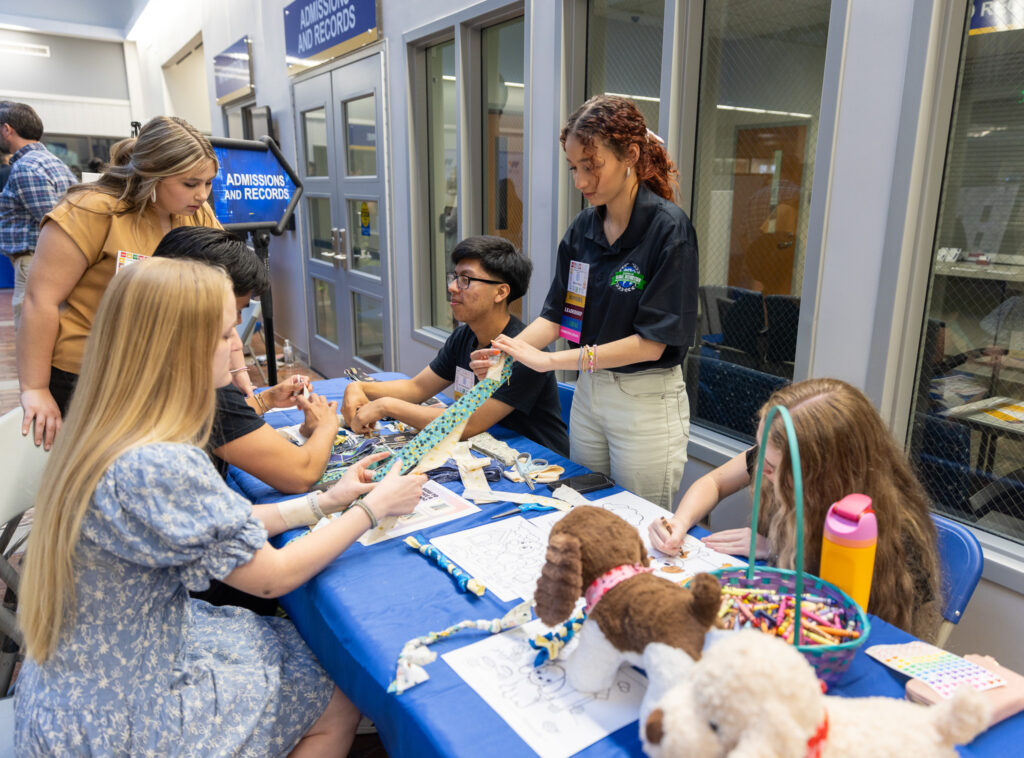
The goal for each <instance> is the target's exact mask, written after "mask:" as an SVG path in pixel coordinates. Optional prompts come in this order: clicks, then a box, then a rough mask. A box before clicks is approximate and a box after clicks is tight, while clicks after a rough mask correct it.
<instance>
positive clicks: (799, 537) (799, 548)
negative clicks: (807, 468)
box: [747, 405, 804, 645]
mask: <svg viewBox="0 0 1024 758" xmlns="http://www.w3.org/2000/svg"><path fill="white" fill-rule="evenodd" d="M776 414H778V415H780V416H782V423H783V425H784V426H785V428H786V440H787V441H788V442H789V460H790V464H791V468H792V471H793V500H794V501H795V503H794V504H795V506H796V564H795V566H794V568H795V569H796V605H795V607H794V609H793V615H794V619H793V644H794V645H799V644H800V617H801V615H802V614H801V605H802V603H803V598H804V482H803V476H802V474H801V473H800V472H801V469H800V448H799V447H798V446H797V444H796V429H794V428H793V419H792V418H791V417H790V415H789V411H788V410H787V409H786V408H785V407H783V406H781V405H773V406H772V407H771V408H770V409H769V411H768V414H767V415H766V416H765V419H764V430H763V431H762V433H761V445H760V449H759V450H758V451H757V474H756V475H755V476H754V510H753V513H751V516H750V555H749V558H750V560H749V561H748V563H747V581H748V582H752V581H753V580H754V568H755V566H754V562H755V558H754V557H755V554H756V552H757V518H758V515H759V513H760V510H761V476H762V474H763V473H764V454H765V451H766V450H767V448H768V434H769V431H770V430H771V426H772V419H774V418H775V416H776Z"/></svg>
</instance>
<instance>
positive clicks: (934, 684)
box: [865, 640, 1006, 699]
mask: <svg viewBox="0 0 1024 758" xmlns="http://www.w3.org/2000/svg"><path fill="white" fill-rule="evenodd" d="M865 652H866V653H867V654H868V655H870V656H871V657H872V658H874V659H875V660H876V661H880V662H881V663H884V664H885V665H886V666H888V667H889V668H891V669H894V670H896V671H899V672H900V673H901V674H906V675H907V676H909V677H913V678H914V679H920V680H921V681H922V682H924V683H925V684H927V685H928V686H929V687H931V688H932V689H933V690H935V691H936V692H937V693H938V694H939V695H940V696H941V697H943V698H947V699H948V698H951V697H953V693H954V692H956V689H957V687H959V686H960V685H961V684H969V685H970V686H971V687H973V688H974V689H976V690H990V689H993V688H995V687H1002V686H1004V685H1005V684H1006V680H1004V679H1003V678H1002V677H1001V676H999V675H998V674H996V673H993V672H992V671H989V670H988V669H987V668H985V667H983V666H979V665H978V664H977V663H971V662H970V661H967V660H964V659H963V658H961V657H960V656H959V655H954V654H953V653H950V652H948V651H946V650H943V649H942V648H939V647H935V646H934V645H929V644H928V643H927V642H922V641H920V640H914V641H913V642H905V643H903V644H900V645H872V646H871V647H869V648H868V649H867V650H866V651H865Z"/></svg>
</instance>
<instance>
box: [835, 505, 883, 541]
mask: <svg viewBox="0 0 1024 758" xmlns="http://www.w3.org/2000/svg"><path fill="white" fill-rule="evenodd" d="M825 536H826V539H828V540H830V541H831V542H834V543H835V544H837V545H843V546H846V547H870V546H871V545H873V544H875V541H876V540H877V539H878V521H877V520H876V518H875V512H874V511H873V510H872V509H871V498H870V497H868V496H867V495H861V494H857V493H854V494H852V495H847V496H846V497H844V498H843V499H842V500H840V501H839V502H838V503H833V504H832V506H831V507H830V508H829V509H828V514H827V515H826V516H825Z"/></svg>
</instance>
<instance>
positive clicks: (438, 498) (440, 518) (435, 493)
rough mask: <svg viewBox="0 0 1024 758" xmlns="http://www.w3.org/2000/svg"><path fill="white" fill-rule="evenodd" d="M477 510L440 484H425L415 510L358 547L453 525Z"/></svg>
mask: <svg viewBox="0 0 1024 758" xmlns="http://www.w3.org/2000/svg"><path fill="white" fill-rule="evenodd" d="M479 510H480V509H479V508H477V507H476V506H475V505H473V504H472V503H471V502H469V501H468V500H466V499H465V498H464V497H461V496H460V495H456V494H455V493H454V492H452V491H451V490H450V489H448V488H447V487H445V486H444V485H443V484H438V483H437V482H432V481H428V482H427V483H426V484H424V485H423V494H422V495H420V501H419V503H417V504H416V510H414V511H413V512H412V513H410V514H408V515H406V516H400V517H399V518H398V520H397V521H396V522H395V524H394V526H392V527H391V528H390V529H388V530H387V531H385V530H383V529H381V528H380V527H379V526H378V527H377V528H376V529H370V530H369V531H368V532H366V533H365V534H363V536H362V537H360V538H359V544H361V545H374V544H376V543H378V542H384V541H385V540H390V539H394V538H395V537H401V536H403V535H406V534H412V533H413V532H418V531H419V530H420V529H424V528H426V527H428V526H434V525H435V524H443V523H445V522H447V521H454V520H455V519H457V518H462V517H463V516H468V515H469V514H471V513H477V512H478V511H479Z"/></svg>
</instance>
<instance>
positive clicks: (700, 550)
mask: <svg viewBox="0 0 1024 758" xmlns="http://www.w3.org/2000/svg"><path fill="white" fill-rule="evenodd" d="M590 505H593V506H597V507H598V508H604V509H605V510H608V511H611V512H612V513H614V514H616V515H617V516H619V517H621V518H622V519H624V520H625V521H627V522H628V523H629V524H630V525H632V526H634V527H636V530H637V531H638V532H639V533H640V539H641V540H643V543H644V547H645V548H647V555H648V556H649V557H650V559H651V565H652V566H654V573H655V574H656V575H658V576H660V577H663V578H665V579H668V580H670V581H673V582H676V583H683V582H685V581H686V580H688V579H689V578H690V577H692V576H693V575H694V574H699V573H701V572H702V571H714V570H715V569H720V568H728V567H729V566H746V565H747V562H746V561H745V560H743V559H742V558H736V557H734V556H731V555H727V554H725V553H719V552H718V551H717V550H712V549H711V548H709V547H707V546H706V545H705V544H704V543H703V542H701V541H700V540H699V539H697V538H696V537H694V536H692V535H689V534H688V535H686V539H685V540H684V541H683V546H682V555H679V556H669V555H665V554H664V553H662V552H659V551H658V550H655V549H654V547H653V546H652V545H651V537H650V533H649V532H648V527H649V526H650V524H651V523H653V522H655V521H657V520H658V519H660V518H668V517H669V515H670V514H669V512H668V511H666V510H665V509H664V508H661V507H659V506H657V505H655V504H654V503H652V502H651V501H650V500H644V498H642V497H640V496H639V495H634V494H633V493H632V492H619V493H616V494H614V495H608V496H607V497H603V498H601V499H600V500H594V501H592V502H591V503H590ZM564 515H565V514H563V513H551V514H546V515H544V516H540V517H539V518H535V519H531V522H530V523H532V524H534V525H536V526H537V527H539V528H541V529H543V530H544V531H545V532H549V531H550V530H551V527H552V526H554V525H555V523H557V522H558V521H559V520H560V519H562V518H563V517H564ZM546 540H547V537H546V536H545V541H546ZM541 565H542V567H543V562H542V564H541Z"/></svg>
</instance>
